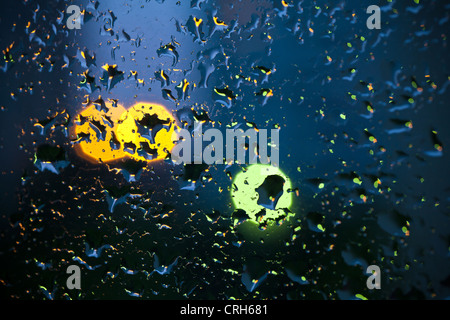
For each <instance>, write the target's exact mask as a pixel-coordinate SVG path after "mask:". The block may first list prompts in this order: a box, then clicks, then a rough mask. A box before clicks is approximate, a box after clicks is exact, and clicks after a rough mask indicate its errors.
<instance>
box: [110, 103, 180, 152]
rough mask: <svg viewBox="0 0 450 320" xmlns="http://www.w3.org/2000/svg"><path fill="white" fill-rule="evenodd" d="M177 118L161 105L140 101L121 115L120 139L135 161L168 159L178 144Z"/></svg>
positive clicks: (118, 132)
mask: <svg viewBox="0 0 450 320" xmlns="http://www.w3.org/2000/svg"><path fill="white" fill-rule="evenodd" d="M175 127H176V121H175V119H174V118H173V116H172V115H171V114H170V113H169V112H168V111H167V110H166V109H165V108H164V107H163V106H161V105H158V104H154V103H137V104H135V105H134V106H133V107H131V108H130V109H128V110H127V112H126V113H124V114H122V116H121V117H120V119H119V125H118V127H117V131H116V132H117V138H118V140H119V141H120V143H121V144H122V147H123V149H124V151H126V152H128V153H130V155H131V157H133V158H135V159H136V160H143V161H154V160H161V159H165V158H166V157H167V155H168V154H170V152H171V150H172V148H173V147H174V145H175V142H174V141H173V134H174V131H175Z"/></svg>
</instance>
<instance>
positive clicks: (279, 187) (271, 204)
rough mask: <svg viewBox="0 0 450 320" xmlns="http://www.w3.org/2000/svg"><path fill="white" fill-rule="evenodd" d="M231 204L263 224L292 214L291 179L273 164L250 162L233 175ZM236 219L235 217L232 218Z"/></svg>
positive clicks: (280, 219)
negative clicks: (241, 170)
mask: <svg viewBox="0 0 450 320" xmlns="http://www.w3.org/2000/svg"><path fill="white" fill-rule="evenodd" d="M231 197H232V199H233V204H234V206H235V208H236V209H237V210H238V211H242V210H243V211H245V215H246V216H248V219H249V220H252V221H254V222H256V223H258V224H259V225H260V226H265V225H267V224H268V223H270V221H273V222H280V221H282V220H284V219H285V218H286V217H287V216H290V215H292V213H291V212H290V211H289V207H290V206H291V204H292V197H293V196H292V192H291V181H290V180H289V178H288V177H287V176H286V175H285V174H284V173H283V172H282V171H281V170H280V169H279V168H277V167H274V166H271V165H263V164H254V165H251V166H249V167H247V168H246V170H245V171H243V172H240V173H238V174H237V175H236V177H235V179H234V181H233V187H232V191H231ZM235 220H236V219H235Z"/></svg>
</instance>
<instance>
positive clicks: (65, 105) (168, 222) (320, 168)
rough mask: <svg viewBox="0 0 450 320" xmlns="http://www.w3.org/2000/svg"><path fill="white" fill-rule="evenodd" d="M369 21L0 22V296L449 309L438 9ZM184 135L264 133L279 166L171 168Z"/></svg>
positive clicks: (245, 7) (111, 12)
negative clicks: (385, 302)
mask: <svg viewBox="0 0 450 320" xmlns="http://www.w3.org/2000/svg"><path fill="white" fill-rule="evenodd" d="M9 2H11V3H12V2H13V1H9ZM371 4H374V5H378V6H379V7H380V8H381V29H371V30H370V29H368V28H367V25H366V20H367V19H368V17H369V16H370V14H368V13H367V12H366V9H367V6H368V5H369V4H367V3H365V2H361V1H351V0H348V1H263V0H261V1H250V0H249V1H224V0H216V1H213V0H198V1H195V0H193V1H182V0H180V1H177V2H176V1H168V0H166V1H164V0H151V1H144V0H134V1H125V0H124V1H122V0H120V1H119V0H118V1H95V0H93V1H32V0H29V1H20V2H14V5H10V6H8V7H6V8H4V10H3V11H2V14H1V19H0V26H1V30H2V31H1V38H0V43H1V49H2V59H1V62H0V69H1V71H0V75H1V77H2V78H1V79H2V83H3V85H2V86H1V88H0V93H1V100H0V121H1V124H0V132H1V134H0V150H1V154H2V157H1V162H0V170H1V175H0V176H1V183H0V188H1V190H0V191H1V193H0V199H1V219H0V224H1V234H0V236H1V238H0V241H1V242H0V243H1V247H0V261H1V268H0V290H1V292H2V297H3V298H20V299H128V298H129V299H136V298H142V299H185V298H189V299H366V298H367V299H403V298H406V299H444V298H448V297H450V288H449V286H450V278H449V276H450V275H449V270H450V268H449V267H450V260H449V258H450V234H449V228H450V220H449V212H450V210H449V209H450V208H449V206H450V185H449V182H448V177H449V166H448V163H449V159H448V153H447V150H446V146H447V145H448V144H449V141H448V139H449V137H450V132H449V130H450V126H448V119H449V115H450V111H449V109H448V105H447V104H448V101H449V98H450V96H449V91H448V85H449V83H450V74H449V64H448V59H447V58H448V53H449V52H448V46H447V34H448V24H449V22H448V20H449V14H450V5H449V4H446V2H445V1H419V0H415V1H413V0H411V1H409V0H408V1H402V2H400V1H384V0H383V1H373V3H371ZM69 5H77V6H79V7H80V8H81V13H82V14H81V25H80V29H69V28H68V27H67V20H68V17H69V15H70V14H68V13H66V9H67V7H68V6H69ZM199 124H201V125H202V127H203V129H204V130H206V129H211V128H215V129H218V130H220V131H221V132H225V130H226V129H229V128H235V129H237V128H242V129H244V130H247V129H249V128H254V129H255V130H256V131H258V130H261V129H267V130H271V129H277V130H278V132H279V166H278V167H277V168H275V167H270V169H267V167H264V166H262V167H259V166H260V165H259V164H258V165H253V166H252V165H248V164H245V163H244V164H239V163H233V162H232V163H224V164H212V165H210V164H206V163H198V164H186V165H183V164H179V163H176V162H175V161H173V159H172V158H171V148H172V147H173V144H174V143H173V141H172V140H171V136H172V132H173V131H174V130H175V129H176V128H185V129H187V130H189V131H190V132H194V131H195V130H196V128H198V125H199ZM269 143H270V140H269ZM251 147H252V146H249V145H247V146H246V148H247V149H249V148H251ZM258 147H261V146H258ZM262 168H263V169H262ZM70 265H77V266H79V267H80V269H81V290H70V289H68V288H67V286H66V281H67V277H68V274H67V273H66V270H67V268H68V267H69V266H70ZM369 265H377V266H379V267H380V270H381V281H382V282H381V289H379V290H373V289H372V290H371V289H369V288H368V287H367V286H366V280H367V278H368V276H369V275H368V274H367V273H366V270H367V267H368V266H369Z"/></svg>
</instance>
